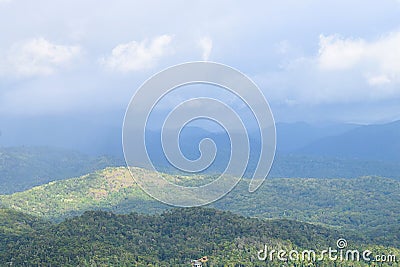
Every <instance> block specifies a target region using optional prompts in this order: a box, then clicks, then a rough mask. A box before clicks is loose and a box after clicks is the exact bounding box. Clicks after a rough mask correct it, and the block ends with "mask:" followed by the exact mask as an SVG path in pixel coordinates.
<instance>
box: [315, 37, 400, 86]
mask: <svg viewBox="0 0 400 267" xmlns="http://www.w3.org/2000/svg"><path fill="white" fill-rule="evenodd" d="M399 47H400V32H393V33H390V34H387V35H385V36H382V37H381V38H379V39H377V40H374V41H366V40H363V39H351V38H347V39H345V38H341V37H340V36H337V35H330V36H323V35H321V36H320V49H319V54H318V58H317V61H318V66H319V67H320V69H321V70H324V71H331V70H338V71H342V70H358V71H360V72H361V73H362V74H363V75H364V76H365V77H367V82H368V84H370V85H373V86H375V85H382V84H390V83H395V82H400V49H399Z"/></svg>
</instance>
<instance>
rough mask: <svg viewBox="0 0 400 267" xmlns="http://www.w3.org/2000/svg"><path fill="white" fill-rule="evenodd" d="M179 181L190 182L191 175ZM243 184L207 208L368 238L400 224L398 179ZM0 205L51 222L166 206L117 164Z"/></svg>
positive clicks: (3, 200)
mask: <svg viewBox="0 0 400 267" xmlns="http://www.w3.org/2000/svg"><path fill="white" fill-rule="evenodd" d="M138 171H139V170H138ZM148 175H152V173H150V172H149V173H148ZM166 177H167V178H169V179H177V178H176V177H173V176H170V175H166ZM197 178H199V177H197ZM200 178H201V177H200ZM203 178H204V177H203ZM180 180H181V181H184V182H189V183H190V182H192V180H194V179H188V178H185V179H182V178H180ZM247 188H248V181H247V180H243V181H242V182H241V183H239V185H238V186H237V188H235V189H234V190H233V191H232V192H231V193H229V194H228V195H227V196H226V197H224V198H223V199H222V200H220V201H217V202H215V203H213V204H212V205H210V206H212V207H216V208H218V209H221V210H229V211H232V212H235V213H238V214H241V215H245V216H251V217H258V218H269V219H276V218H282V219H291V220H297V221H303V222H311V223H318V224H321V225H327V226H332V227H335V228H338V229H339V228H343V229H347V230H358V231H363V232H368V233H369V235H370V236H371V237H374V238H375V237H376V238H379V237H380V236H381V235H382V234H383V233H385V232H386V231H389V230H393V229H398V228H396V227H397V226H398V225H400V210H399V209H398V203H400V182H399V181H396V180H392V179H385V178H380V177H361V178H357V179H312V178H308V179H300V178H297V179H296V178H273V179H267V180H266V182H265V183H264V184H263V186H262V187H261V188H260V189H259V190H258V191H257V192H255V193H253V194H250V193H248V192H247ZM0 203H1V204H2V205H3V206H4V207H7V208H11V209H14V210H17V211H21V212H24V213H27V214H30V215H34V216H39V217H42V218H46V219H51V220H55V221H60V220H62V219H63V218H65V217H71V216H74V215H79V214H82V213H83V212H84V211H88V210H94V209H102V210H106V211H113V212H117V213H129V212H144V213H154V212H159V211H162V210H165V209H168V208H169V206H167V205H163V204H161V203H159V202H157V201H154V200H153V199H152V198H150V197H149V196H147V195H146V194H145V193H144V192H143V191H142V190H141V189H140V188H139V187H138V186H137V185H136V184H135V182H134V180H133V179H132V177H131V176H130V174H129V172H128V171H127V169H126V168H122V167H119V168H107V169H104V170H101V171H97V172H95V173H91V174H88V175H84V176H82V177H79V178H73V179H68V180H62V181H56V182H51V183H49V184H46V185H42V186H38V187H35V188H32V189H30V190H27V191H24V192H19V193H15V194H12V195H3V196H0ZM393 236H394V235H390V236H389V237H388V238H387V239H382V238H381V240H382V242H383V241H384V242H386V243H385V244H388V245H391V244H400V241H399V240H400V239H398V238H397V239H396V238H394V237H393Z"/></svg>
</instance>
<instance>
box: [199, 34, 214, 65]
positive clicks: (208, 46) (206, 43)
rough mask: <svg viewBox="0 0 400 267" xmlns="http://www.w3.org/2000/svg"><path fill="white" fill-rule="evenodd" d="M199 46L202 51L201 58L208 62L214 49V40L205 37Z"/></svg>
mask: <svg viewBox="0 0 400 267" xmlns="http://www.w3.org/2000/svg"><path fill="white" fill-rule="evenodd" d="M199 46H200V48H201V50H202V55H201V58H202V59H203V60H204V61H207V60H208V59H209V58H210V54H211V50H212V47H213V43H212V39H211V38H209V37H203V38H201V39H200V41H199Z"/></svg>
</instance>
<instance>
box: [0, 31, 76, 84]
mask: <svg viewBox="0 0 400 267" xmlns="http://www.w3.org/2000/svg"><path fill="white" fill-rule="evenodd" d="M80 52H81V48H80V47H79V46H76V45H72V46H71V45H59V44H54V43H52V42H50V41H48V40H46V39H44V38H34V39H29V40H27V41H24V42H19V43H16V44H14V45H13V46H12V47H11V48H10V50H9V51H8V53H7V54H6V55H4V61H3V64H2V65H3V66H1V67H2V69H3V71H2V72H3V74H11V75H17V76H42V75H43V76H46V75H50V74H53V73H54V72H55V71H56V70H57V69H58V68H60V67H63V66H66V65H68V64H69V63H70V62H71V61H72V60H73V59H75V58H76V57H77V56H79V54H80Z"/></svg>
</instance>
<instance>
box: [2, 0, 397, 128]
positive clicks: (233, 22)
mask: <svg viewBox="0 0 400 267" xmlns="http://www.w3.org/2000/svg"><path fill="white" fill-rule="evenodd" d="M193 60H210V61H216V62H221V63H224V64H228V65H231V66H233V67H235V68H237V69H239V70H241V71H242V72H244V73H245V74H247V75H248V76H249V77H251V78H252V79H253V80H254V81H255V82H256V83H257V84H258V85H259V86H260V88H261V89H262V90H263V92H264V93H265V96H266V98H267V99H268V101H269V102H270V104H271V107H272V111H273V113H274V116H275V118H276V120H277V121H325V120H327V121H340V122H362V123H374V122H385V121H391V120H395V119H400V105H399V103H400V1H398V0H397V1H396V0H380V1H377V0H375V1H369V0H362V1H361V0H359V1H349V0H346V1H343V0H335V1H321V0H316V1H309V0H303V1H298V0H297V1H285V0H284V1H241V2H239V1H127V0H126V1H121V0H117V1H98V0H97V1H94V0H91V1H82V0H81V1H76V0H68V1H67V0H57V1H54V0H53V1H50V0H34V1H33V0H0V118H15V119H16V120H18V118H24V119H26V118H29V117H36V118H38V117H46V116H60V117H62V116H65V115H66V114H68V115H71V116H89V115H90V116H98V118H100V116H103V114H116V117H117V118H119V115H118V114H123V111H124V110H125V108H126V106H127V104H128V103H129V100H130V98H131V96H132V95H133V93H134V92H135V90H136V88H137V87H138V86H140V84H141V83H143V82H144V81H145V80H146V79H147V78H148V77H150V76H151V75H153V74H154V73H156V72H158V71H160V70H162V69H164V68H165V67H168V66H170V65H174V64H178V63H182V62H186V61H193ZM111 117H112V116H111ZM116 123H119V122H116ZM121 123H122V121H121Z"/></svg>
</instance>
